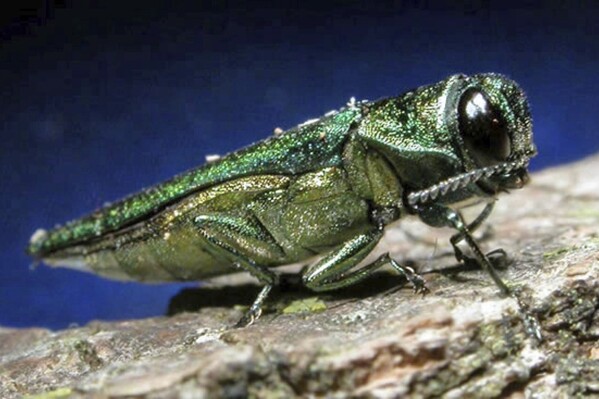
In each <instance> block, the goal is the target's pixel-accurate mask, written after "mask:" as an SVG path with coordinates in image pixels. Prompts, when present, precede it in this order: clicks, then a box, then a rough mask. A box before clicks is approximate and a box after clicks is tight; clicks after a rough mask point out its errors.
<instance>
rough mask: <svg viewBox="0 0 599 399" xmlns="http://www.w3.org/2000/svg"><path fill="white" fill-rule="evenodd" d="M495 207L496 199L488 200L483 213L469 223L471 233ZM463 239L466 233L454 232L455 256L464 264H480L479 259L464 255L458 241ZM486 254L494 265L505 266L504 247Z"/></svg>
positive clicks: (452, 242) (452, 239)
mask: <svg viewBox="0 0 599 399" xmlns="http://www.w3.org/2000/svg"><path fill="white" fill-rule="evenodd" d="M494 207H495V201H493V202H488V203H487V205H485V207H484V209H483V210H482V211H481V213H480V214H479V215H478V216H477V217H476V219H474V221H472V222H471V223H470V224H468V226H467V230H468V231H470V233H474V231H475V230H476V229H478V228H479V227H480V225H481V224H483V223H484V221H485V220H487V218H488V217H489V215H490V214H491V212H492V211H493V208H494ZM463 239H464V234H463V233H462V232H458V233H456V234H454V235H453V236H452V237H451V239H450V242H451V246H452V247H453V252H454V254H455V258H456V259H457V261H458V262H463V263H464V264H476V265H478V261H477V260H476V259H475V258H471V257H469V256H466V255H464V252H462V250H461V249H460V247H458V243H459V242H460V241H462V240H463ZM486 255H487V258H488V259H489V261H490V262H491V263H492V264H493V266H495V267H497V268H500V269H503V268H505V264H506V259H507V254H506V252H505V251H504V250H503V249H502V248H497V249H494V250H492V251H491V252H488V253H487V254H486Z"/></svg>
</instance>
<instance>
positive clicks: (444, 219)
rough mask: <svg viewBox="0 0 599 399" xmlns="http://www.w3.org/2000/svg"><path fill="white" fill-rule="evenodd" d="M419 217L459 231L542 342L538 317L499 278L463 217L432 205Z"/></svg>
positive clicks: (479, 261)
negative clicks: (514, 302) (513, 301)
mask: <svg viewBox="0 0 599 399" xmlns="http://www.w3.org/2000/svg"><path fill="white" fill-rule="evenodd" d="M419 215H420V217H421V219H422V220H423V221H424V222H425V223H427V224H429V225H431V226H435V227H441V226H447V227H453V228H454V229H456V230H457V231H458V235H459V236H460V237H462V239H463V240H465V241H466V244H468V246H469V247H470V249H471V251H472V253H473V254H474V259H475V260H476V261H477V263H478V264H479V265H480V266H481V267H482V268H483V269H484V270H485V271H486V272H487V273H488V274H489V275H490V276H491V278H492V279H493V281H494V282H495V284H496V285H497V287H498V288H499V289H500V290H501V292H502V293H503V294H505V295H507V296H511V297H512V298H514V299H515V300H516V302H517V303H518V307H519V308H520V312H521V314H522V317H523V321H524V325H525V326H526V330H527V331H528V333H529V334H530V335H532V336H534V337H535V338H536V339H537V340H538V341H541V340H542V334H541V325H540V324H539V321H538V320H537V319H536V317H535V316H534V315H533V314H531V313H530V312H529V311H527V309H526V307H525V306H524V304H523V302H522V300H521V299H520V298H519V297H518V294H517V292H515V291H514V290H512V289H511V288H510V287H508V286H507V285H506V284H505V283H504V282H503V281H502V280H501V278H500V277H499V275H498V274H497V272H496V271H495V268H494V267H493V264H492V263H491V262H490V261H489V258H488V257H487V256H486V255H485V254H484V253H483V252H482V251H481V249H480V247H479V246H478V243H477V242H476V240H475V239H474V237H472V233H471V231H470V229H469V228H468V225H466V223H465V222H464V219H463V218H462V215H460V213H459V212H457V211H455V210H453V209H451V208H449V207H446V206H442V205H430V206H428V207H426V208H421V209H419Z"/></svg>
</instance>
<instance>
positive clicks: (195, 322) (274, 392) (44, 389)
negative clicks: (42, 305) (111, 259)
mask: <svg viewBox="0 0 599 399" xmlns="http://www.w3.org/2000/svg"><path fill="white" fill-rule="evenodd" d="M598 175H599V155H596V156H594V157H591V158H588V159H585V160H583V161H580V162H577V163H574V164H570V165H566V166H562V167H558V168H553V169H548V170H545V171H543V172H540V173H537V174H536V175H534V176H533V181H532V182H531V184H529V185H528V186H527V187H525V188H523V189H522V190H517V191H513V192H512V193H511V194H509V195H502V196H500V199H499V201H498V202H497V206H496V209H495V211H494V212H493V214H492V215H491V217H490V218H489V220H488V221H487V223H486V224H485V226H483V227H481V228H480V230H479V231H478V232H477V236H478V237H480V239H481V241H480V242H481V245H482V246H483V247H484V248H485V249H486V250H492V249H494V248H497V247H502V248H503V249H505V250H506V252H507V253H508V254H509V256H510V258H511V260H512V262H511V264H510V265H509V266H508V267H507V268H506V269H505V270H502V271H500V275H501V276H502V278H503V279H504V280H505V281H507V282H508V283H510V284H512V285H515V286H518V287H521V299H522V302H523V303H524V305H525V306H526V307H528V309H529V310H528V311H529V313H531V314H533V315H535V317H536V318H537V319H538V320H539V322H540V324H541V326H542V333H543V341H542V342H537V341H535V339H533V338H532V337H531V336H530V334H528V333H527V331H526V328H525V326H524V323H523V321H522V314H521V312H520V311H519V308H518V306H517V304H516V301H515V300H514V299H513V298H509V297H502V295H501V294H500V293H499V292H498V289H497V287H496V286H495V285H494V284H493V282H492V280H491V279H490V278H489V276H488V275H486V274H485V273H484V272H483V271H481V270H467V269H466V268H464V267H460V266H459V265H457V263H456V261H455V259H454V258H453V252H452V250H451V246H450V245H449V242H448V238H449V237H450V235H451V232H450V231H440V230H435V229H430V228H427V227H426V226H424V225H423V224H422V223H420V222H418V221H417V220H414V221H410V220H407V221H403V220H402V221H401V222H400V223H399V224H398V225H396V226H394V227H392V228H390V229H389V231H388V232H387V234H386V236H385V238H384V242H383V243H382V244H381V245H379V247H381V248H380V251H379V253H380V252H382V251H389V252H391V254H392V255H393V256H394V257H395V259H397V260H398V261H399V262H400V263H402V264H408V265H412V266H413V267H414V268H416V269H417V270H419V271H420V273H421V274H423V276H424V277H425V278H426V280H427V282H428V287H429V288H430V290H431V292H430V293H429V294H428V295H426V296H425V297H424V298H423V297H421V296H418V295H414V294H413V293H412V292H411V288H410V287H409V286H407V285H406V284H405V282H404V281H403V280H402V278H401V277H398V276H396V275H394V274H393V273H392V272H391V271H383V272H381V273H377V274H376V275H374V276H372V278H369V279H367V280H365V281H364V282H363V283H361V284H358V285H356V286H355V287H351V288H348V289H343V290H339V291H335V292H331V293H327V294H315V293H311V292H309V291H306V290H303V289H298V288H297V287H296V285H294V284H289V285H285V286H283V287H282V288H281V289H279V290H278V291H277V292H275V293H274V295H273V296H272V297H271V298H270V299H269V301H268V303H267V306H266V309H265V312H264V315H263V316H262V317H261V318H260V319H259V320H258V321H257V322H256V323H255V324H254V325H252V326H250V327H247V328H241V329H232V328H230V326H231V325H232V324H234V323H235V321H236V320H237V319H239V318H240V316H241V315H242V312H243V309H241V306H236V305H248V304H249V303H251V301H252V299H253V297H254V296H255V295H256V294H257V292H258V289H259V287H258V286H257V285H255V284H254V283H253V282H252V281H251V279H249V278H247V277H246V276H233V277H230V278H227V279H221V280H220V281H216V282H215V283H213V284H211V285H207V286H203V287H201V288H198V289H189V290H185V291H183V292H182V293H180V294H179V295H178V296H177V297H175V298H174V299H173V300H172V303H171V313H173V315H170V316H164V317H155V318H150V319H145V320H128V321H120V322H92V323H89V324H88V325H86V326H84V327H79V328H70V329H67V330H63V331H55V332H53V331H49V330H45V329H40V328H30V329H19V330H17V329H8V328H4V329H3V328H0V392H1V393H2V395H0V396H1V397H3V398H10V397H20V396H22V395H31V394H37V395H39V396H35V397H40V398H44V397H47V398H50V397H51V398H62V397H74V398H83V397H98V398H101V397H114V398H122V397H140V398H173V397H186V398H204V397H206V398H212V397H215V398H216V397H227V398H237V397H239V398H241V397H258V398H262V397H267V398H293V397H332V398H345V397H376V398H394V397H414V398H429V397H439V396H441V397H445V398H469V397H471V398H495V397H513V398H519V397H530V398H562V397H571V396H584V395H589V396H592V395H599V344H598V343H597V339H598V337H599V312H598V311H597V310H598V309H599V299H598V298H599V282H598V276H599V234H598V226H599V179H598V178H597V176H598ZM471 218H472V216H470V220H472V219H471ZM190 310H191V312H190Z"/></svg>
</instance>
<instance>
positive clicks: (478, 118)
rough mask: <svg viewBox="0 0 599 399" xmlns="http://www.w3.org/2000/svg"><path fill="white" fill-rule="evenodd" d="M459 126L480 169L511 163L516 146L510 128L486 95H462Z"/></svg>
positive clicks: (470, 92)
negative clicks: (512, 152)
mask: <svg viewBox="0 0 599 399" xmlns="http://www.w3.org/2000/svg"><path fill="white" fill-rule="evenodd" d="M458 123H459V128H460V134H461V135H462V137H463V138H464V143H465V144H466V150H467V151H468V153H469V154H470V155H471V156H472V157H473V158H474V161H475V162H476V163H477V164H478V165H479V166H489V165H494V164H496V163H498V162H504V161H506V160H507V158H508V156H509V155H510V152H511V147H512V145H511V140H510V136H509V134H508V131H507V127H506V124H505V122H504V121H503V118H502V117H501V115H500V114H499V112H498V111H497V110H496V109H495V108H494V107H493V104H491V102H490V101H489V100H488V99H487V97H486V96H485V94H484V93H483V92H482V91H480V90H478V89H474V88H471V89H468V90H466V92H464V94H462V98H461V99H460V103H459V105H458Z"/></svg>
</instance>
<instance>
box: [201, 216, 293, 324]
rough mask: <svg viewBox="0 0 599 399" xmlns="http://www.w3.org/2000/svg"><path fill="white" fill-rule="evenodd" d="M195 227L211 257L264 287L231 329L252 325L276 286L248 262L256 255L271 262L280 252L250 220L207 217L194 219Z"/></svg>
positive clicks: (270, 274) (264, 271)
mask: <svg viewBox="0 0 599 399" xmlns="http://www.w3.org/2000/svg"><path fill="white" fill-rule="evenodd" d="M195 224H196V226H197V227H198V228H199V232H200V234H201V235H202V236H203V237H204V239H205V240H206V242H207V243H208V244H209V246H210V250H211V251H212V252H213V253H214V254H215V255H217V256H221V257H224V258H226V259H227V260H229V261H230V262H231V263H232V264H233V265H235V266H237V267H239V268H241V269H243V270H245V271H247V272H249V273H250V274H251V275H252V276H254V277H256V278H257V279H258V280H259V281H260V282H262V283H264V287H263V288H262V290H261V291H260V293H259V294H258V296H257V297H256V299H255V300H254V302H253V303H252V305H251V306H250V308H249V310H248V311H247V312H246V313H245V314H244V316H243V317H242V318H241V320H239V322H238V323H237V324H236V325H235V327H245V326H248V325H250V324H252V323H253V322H254V321H255V320H256V319H257V318H258V317H260V314H261V313H262V303H263V302H264V300H265V299H266V298H267V297H268V294H269V292H270V290H271V289H272V287H273V286H274V285H276V284H277V283H278V276H277V274H275V273H274V272H272V271H271V270H269V269H268V268H267V267H265V266H262V265H260V264H258V263H256V262H254V261H253V260H252V259H253V257H254V256H256V255H257V254H261V255H262V256H265V255H266V256H269V257H271V259H274V258H276V257H280V256H282V250H281V249H280V248H279V247H278V245H277V244H276V243H275V242H274V240H273V239H272V237H270V235H269V234H268V232H266V231H265V230H264V228H263V227H262V226H261V225H259V224H258V223H256V222H255V221H253V220H252V219H251V218H245V217H240V216H231V215H228V214H209V215H201V216H198V217H197V218H196V219H195ZM249 251H252V252H249ZM248 255H250V256H248Z"/></svg>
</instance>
